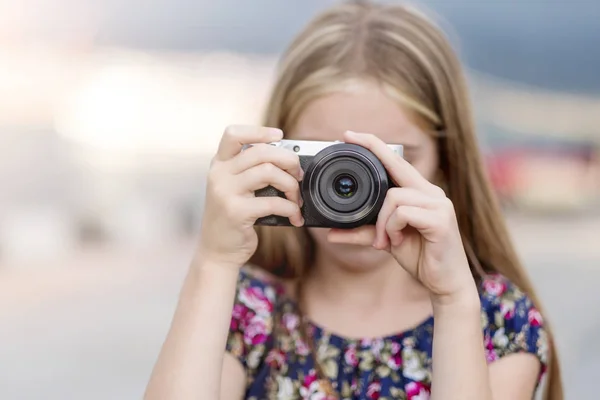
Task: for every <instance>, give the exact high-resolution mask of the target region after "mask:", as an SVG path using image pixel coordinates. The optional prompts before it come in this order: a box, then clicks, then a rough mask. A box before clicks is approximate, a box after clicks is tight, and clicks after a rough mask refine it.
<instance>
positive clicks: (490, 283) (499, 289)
mask: <svg viewBox="0 0 600 400" xmlns="http://www.w3.org/2000/svg"><path fill="white" fill-rule="evenodd" d="M483 289H484V290H485V291H486V292H487V293H489V294H491V295H492V296H501V295H502V294H503V293H504V292H506V284H505V283H504V282H502V281H500V280H499V278H497V277H496V278H493V277H490V278H487V279H485V280H484V281H483Z"/></svg>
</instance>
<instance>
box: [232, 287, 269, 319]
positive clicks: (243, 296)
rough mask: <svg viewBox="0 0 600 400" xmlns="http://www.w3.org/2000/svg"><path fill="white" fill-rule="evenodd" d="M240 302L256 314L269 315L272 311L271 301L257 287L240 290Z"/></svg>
mask: <svg viewBox="0 0 600 400" xmlns="http://www.w3.org/2000/svg"><path fill="white" fill-rule="evenodd" d="M239 298H240V302H241V303H243V304H245V305H246V306H247V307H248V308H249V309H250V310H253V311H254V312H255V313H256V314H262V315H269V314H271V312H272V311H273V303H272V302H271V300H269V298H268V297H267V296H266V295H265V293H264V292H263V290H262V289H261V288H259V287H248V288H244V289H241V290H240V295H239Z"/></svg>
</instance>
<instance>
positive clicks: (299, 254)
mask: <svg viewBox="0 0 600 400" xmlns="http://www.w3.org/2000/svg"><path fill="white" fill-rule="evenodd" d="M280 67H281V68H280V73H279V76H278V79H277V81H276V84H275V87H274V90H273V92H272V95H271V98H270V102H269V104H268V107H267V111H266V116H265V121H264V122H265V125H267V126H274V127H279V128H281V129H283V131H284V132H285V131H288V130H290V128H291V127H293V126H294V124H295V123H296V121H297V119H298V116H299V115H300V113H301V112H302V111H303V110H304V109H305V107H306V105H307V104H308V103H310V102H311V101H313V100H315V99H316V98H318V97H320V96H323V95H325V94H327V93H331V92H335V91H338V90H339V88H340V84H343V83H344V82H345V81H347V80H348V79H356V78H358V79H360V78H367V79H375V80H377V81H378V82H379V83H380V84H381V85H383V87H385V88H386V89H387V91H388V93H390V94H391V95H393V96H394V97H395V98H396V99H397V100H398V101H399V102H400V103H401V105H402V106H404V107H407V108H409V109H412V110H413V111H415V112H417V114H418V115H420V116H421V117H422V118H424V120H425V121H428V122H429V123H430V124H431V126H432V128H433V129H432V130H434V131H443V132H444V134H443V135H439V137H438V147H439V159H440V172H441V175H442V179H443V182H444V183H445V187H444V189H445V190H446V193H447V195H448V197H449V198H450V199H451V200H452V201H453V203H454V205H455V208H456V214H457V218H458V223H459V226H460V230H461V234H462V236H463V243H464V245H465V251H466V253H467V256H468V257H469V263H470V266H471V270H472V272H473V275H474V277H475V278H476V279H477V280H480V279H481V278H482V277H483V276H484V275H485V274H486V273H492V272H497V273H500V274H502V275H504V276H506V277H507V278H508V279H510V280H511V281H512V282H513V283H514V284H515V285H517V286H518V287H519V288H520V289H522V290H523V291H524V292H525V293H527V294H528V295H529V297H530V298H531V299H532V300H533V302H534V303H535V304H536V306H537V307H538V308H540V302H539V299H538V297H537V295H536V293H535V291H534V288H533V286H532V284H531V282H530V280H529V278H528V276H527V274H526V272H525V270H524V269H523V267H522V265H521V263H520V261H519V259H518V257H517V254H516V252H515V249H514V247H513V245H512V243H511V240H510V238H509V234H508V231H507V228H506V225H505V222H504V219H503V217H502V214H501V210H500V207H499V205H498V202H497V200H496V197H495V195H494V193H493V191H492V189H491V187H490V183H489V181H488V177H487V175H486V171H485V168H484V167H483V163H482V157H481V154H480V151H479V148H478V144H477V140H476V135H475V128H474V123H473V121H472V115H471V107H470V102H469V98H468V90H467V85H466V82H465V78H464V76H463V71H462V67H461V64H460V61H459V60H458V57H457V56H456V54H455V53H454V51H453V49H452V47H451V45H450V43H449V41H448V39H447V38H446V37H445V35H444V34H443V33H442V31H441V29H440V28H438V27H437V26H436V25H435V24H434V23H432V22H431V21H430V20H429V19H428V18H426V17H425V16H423V15H422V14H421V13H420V12H417V11H415V10H414V9H412V8H409V7H407V6H401V5H377V4H371V3H369V2H354V3H343V4H340V5H337V6H335V7H332V8H330V9H329V10H327V11H325V12H324V13H322V14H321V15H319V16H318V17H317V18H315V19H314V20H313V21H312V22H310V23H309V25H308V26H307V27H306V28H305V29H304V30H303V31H302V32H301V33H300V34H299V35H298V36H297V37H296V39H295V40H294V41H293V43H292V44H291V46H290V47H289V49H288V51H287V52H286V53H285V55H284V57H283V59H282V62H281V66H280ZM257 231H258V234H259V246H258V249H257V251H256V253H255V254H254V256H253V258H252V259H251V262H252V263H253V264H254V265H257V266H259V267H262V268H265V269H267V270H269V271H271V272H275V273H277V274H282V275H286V276H288V277H296V278H299V281H301V279H302V277H303V276H304V274H305V273H306V271H307V269H308V268H309V267H310V265H311V263H312V262H313V259H314V254H315V251H314V243H313V241H312V240H311V238H310V237H309V235H308V233H307V231H306V229H298V228H291V227H290V228H277V229H273V228H265V227H257ZM547 330H548V338H549V341H550V343H549V348H550V359H549V363H550V364H549V369H548V373H547V383H548V385H547V390H546V393H545V397H544V398H545V399H546V400H561V399H562V398H563V393H562V383H561V377H560V370H559V363H558V360H557V356H556V348H555V345H554V341H553V340H552V335H551V331H550V328H549V327H547Z"/></svg>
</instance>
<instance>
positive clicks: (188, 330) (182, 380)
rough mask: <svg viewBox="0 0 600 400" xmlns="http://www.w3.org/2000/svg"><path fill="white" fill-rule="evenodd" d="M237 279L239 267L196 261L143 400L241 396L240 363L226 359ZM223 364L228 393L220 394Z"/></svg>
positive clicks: (235, 397)
mask: <svg viewBox="0 0 600 400" xmlns="http://www.w3.org/2000/svg"><path fill="white" fill-rule="evenodd" d="M236 282H237V271H236V270H235V269H232V268H221V267H220V266H217V265H206V264H204V263H203V262H202V261H201V260H198V261H197V262H195V263H194V265H192V267H191V268H190V271H189V273H188V275H187V277H186V279H185V283H184V286H183V289H182V291H181V295H180V299H179V304H178V306H177V310H176V312H175V316H174V318H173V322H172V325H171V329H170V331H169V334H168V336H167V339H166V340H165V343H164V345H163V348H162V350H161V352H160V355H159V358H158V361H157V363H156V366H155V368H154V371H153V372H152V377H151V379H150V382H149V384H148V388H147V390H146V394H145V397H144V399H145V400H165V399H178V400H187V399H190V400H192V399H194V400H197V399H201V398H202V399H204V398H206V399H221V398H222V399H224V400H230V399H231V400H237V399H239V398H241V393H243V392H242V391H243V385H244V374H243V369H242V368H241V365H239V363H238V364H237V365H236V363H235V362H234V360H228V361H227V363H225V366H224V351H225V345H226V340H227V335H228V331H229V323H230V318H231V310H232V307H233V301H234V298H235V290H236ZM223 368H225V371H226V372H227V374H226V375H227V388H228V389H227V397H221V390H220V384H221V374H222V370H223ZM230 372H231V373H230ZM223 394H224V395H225V394H226V393H223ZM230 396H231V397H230Z"/></svg>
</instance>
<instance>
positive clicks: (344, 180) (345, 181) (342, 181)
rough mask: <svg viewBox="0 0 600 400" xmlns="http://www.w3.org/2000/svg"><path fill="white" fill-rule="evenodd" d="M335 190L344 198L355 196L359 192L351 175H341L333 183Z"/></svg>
mask: <svg viewBox="0 0 600 400" xmlns="http://www.w3.org/2000/svg"><path fill="white" fill-rule="evenodd" d="M333 190H335V193H336V194H337V195H338V196H340V197H343V198H348V197H352V196H354V194H355V193H356V190H357V184H356V181H355V180H354V178H352V177H351V176H350V175H345V174H344V175H340V176H338V177H336V178H335V180H334V181H333Z"/></svg>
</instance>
